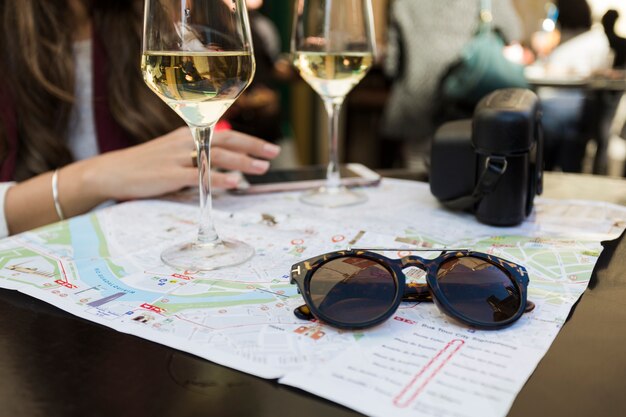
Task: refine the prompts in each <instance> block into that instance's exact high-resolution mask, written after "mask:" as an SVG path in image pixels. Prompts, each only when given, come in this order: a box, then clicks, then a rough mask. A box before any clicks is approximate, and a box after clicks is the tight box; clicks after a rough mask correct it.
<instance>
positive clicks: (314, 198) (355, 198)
mask: <svg viewBox="0 0 626 417" xmlns="http://www.w3.org/2000/svg"><path fill="white" fill-rule="evenodd" d="M294 14H295V18H294V26H293V35H292V41H291V52H292V54H293V59H294V64H295V66H296V68H298V70H299V72H300V75H301V76H302V78H303V79H304V80H305V81H306V82H307V83H308V84H309V85H310V86H311V87H312V88H313V90H315V92H316V93H317V94H319V96H320V97H321V98H322V101H323V102H324V107H325V108H326V111H327V113H328V125H329V126H328V137H329V152H330V155H329V162H328V168H327V172H326V184H325V185H324V186H323V187H321V188H319V189H316V190H312V191H310V192H307V193H305V194H303V195H302V196H301V200H302V201H303V202H305V203H308V204H312V205H316V206H323V207H341V206H347V205H352V204H358V203H362V202H365V201H367V196H366V195H365V194H363V193H360V192H358V191H355V190H350V189H348V188H346V187H344V186H342V185H341V175H340V172H339V142H340V141H339V114H340V111H341V107H342V104H343V102H344V100H345V98H346V96H347V95H348V93H349V92H350V91H351V90H352V89H353V88H354V86H355V85H357V84H358V83H359V82H360V81H361V79H363V77H364V76H365V74H366V73H367V71H368V70H369V69H370V67H371V65H372V62H373V60H374V55H375V38H374V26H373V18H372V7H371V3H370V0H349V1H348V0H297V3H296V7H295V12H294Z"/></svg>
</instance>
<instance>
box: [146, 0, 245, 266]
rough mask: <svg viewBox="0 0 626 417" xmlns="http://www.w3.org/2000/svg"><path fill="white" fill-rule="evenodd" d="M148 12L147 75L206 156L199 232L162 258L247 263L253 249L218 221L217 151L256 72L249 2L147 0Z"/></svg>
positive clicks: (201, 162)
mask: <svg viewBox="0 0 626 417" xmlns="http://www.w3.org/2000/svg"><path fill="white" fill-rule="evenodd" d="M144 19H145V20H144V38H143V60H142V71H143V75H144V80H145V81H146V84H147V85H148V87H150V89H152V91H154V92H155V93H156V94H157V95H158V96H159V97H160V98H161V99H163V101H165V103H167V104H168V105H169V106H170V107H171V108H172V109H173V110H174V111H175V112H176V113H177V114H178V115H179V116H180V117H181V118H182V119H183V120H184V121H185V122H187V124H188V125H189V127H190V128H191V132H192V133H193V137H194V140H195V144H196V151H197V155H198V157H197V158H198V177H199V190H200V227H199V230H198V236H197V238H196V240H195V241H192V242H188V243H183V244H179V245H176V246H173V247H171V248H169V249H166V250H165V251H164V252H163V253H162V254H161V259H162V260H163V261H164V262H165V263H166V264H168V265H170V266H173V267H176V268H179V269H186V270H211V269H217V268H223V267H226V266H232V265H237V264H241V263H243V262H245V261H247V260H248V259H250V257H252V255H253V254H254V250H253V248H252V247H251V246H249V245H247V244H245V243H243V242H239V241H236V240H225V239H220V237H219V236H218V234H217V232H216V230H215V226H214V224H213V219H212V215H211V178H210V173H211V164H210V162H211V158H210V150H211V138H212V135H213V128H214V126H215V124H216V123H217V121H218V120H219V118H220V117H221V116H222V115H223V114H224V112H226V110H227V109H228V108H229V107H230V105H231V104H232V103H233V102H234V101H235V100H236V99H237V97H239V95H241V93H242V92H243V90H244V89H245V88H246V87H247V86H248V85H249V84H250V82H251V80H252V77H253V76H254V70H255V62H254V57H253V51H252V41H251V36H250V24H249V22H248V14H247V11H246V6H245V1H244V0H229V1H223V0H146V3H145V18H144ZM190 159H191V156H190ZM159 168H160V167H154V169H159Z"/></svg>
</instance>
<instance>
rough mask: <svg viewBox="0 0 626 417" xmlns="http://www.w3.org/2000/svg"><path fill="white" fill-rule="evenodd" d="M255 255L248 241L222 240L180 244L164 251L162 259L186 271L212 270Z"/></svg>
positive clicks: (238, 262)
mask: <svg viewBox="0 0 626 417" xmlns="http://www.w3.org/2000/svg"><path fill="white" fill-rule="evenodd" d="M253 255H254V248H253V247H252V246H250V245H248V244H246V243H243V242H239V241H238V240H221V241H219V242H218V243H208V244H201V243H197V242H193V243H184V244H179V245H176V246H173V247H170V248H168V249H166V250H165V251H163V253H162V254H161V260H162V261H163V262H165V263H166V264H167V265H169V266H171V267H174V268H176V269H181V270H185V271H211V270H213V269H219V268H225V267H228V266H235V265H240V264H242V263H244V262H246V261H247V260H248V259H250V258H252V256H253Z"/></svg>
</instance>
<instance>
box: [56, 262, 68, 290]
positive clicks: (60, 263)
mask: <svg viewBox="0 0 626 417" xmlns="http://www.w3.org/2000/svg"><path fill="white" fill-rule="evenodd" d="M58 262H59V266H60V267H61V271H62V272H63V278H64V279H63V281H65V282H67V283H68V284H69V283H70V282H69V281H68V279H67V274H66V273H65V268H64V267H63V262H62V261H61V260H59V261H58Z"/></svg>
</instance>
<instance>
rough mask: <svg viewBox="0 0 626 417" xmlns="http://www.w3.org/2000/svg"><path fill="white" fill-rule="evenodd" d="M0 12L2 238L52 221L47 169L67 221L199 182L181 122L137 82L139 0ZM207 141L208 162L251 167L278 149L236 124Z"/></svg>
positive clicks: (8, 7)
mask: <svg viewBox="0 0 626 417" xmlns="http://www.w3.org/2000/svg"><path fill="white" fill-rule="evenodd" d="M0 18H1V19H2V29H0V33H1V35H0V36H1V38H0V44H1V47H2V49H1V50H2V55H3V65H2V66H1V67H0V180H1V181H2V182H1V183H0V206H1V207H2V208H3V209H2V210H0V236H6V235H7V234H13V233H18V232H21V231H24V230H28V229H32V228H34V227H37V226H41V225H45V224H48V223H52V222H55V221H58V220H59V216H58V210H55V204H54V199H53V194H52V193H53V192H52V186H51V184H52V179H53V178H54V175H53V173H54V172H55V170H58V171H56V172H57V176H56V179H57V180H58V202H59V204H60V207H61V208H62V213H63V214H64V216H65V217H72V216H75V215H78V214H82V213H85V212H87V211H89V210H91V209H93V208H94V207H96V206H98V205H99V204H101V203H103V202H105V201H108V200H127V199H134V198H144V197H154V196H159V195H162V194H165V193H169V192H173V191H177V190H179V189H181V188H184V187H188V186H197V184H198V171H197V169H196V168H195V167H194V166H193V164H192V158H191V154H192V151H193V150H194V149H195V147H194V143H193V140H192V136H191V133H190V131H189V129H188V128H187V127H183V126H184V123H183V121H182V120H181V119H180V118H179V117H178V116H177V115H176V114H175V113H174V112H173V111H172V110H171V109H170V108H169V107H168V106H167V105H166V104H165V103H163V102H162V101H161V100H160V99H159V98H158V97H157V96H156V95H155V94H154V93H152V92H151V91H150V90H149V89H148V87H147V86H146V85H145V84H144V82H143V78H142V74H141V71H140V65H139V61H140V57H141V37H142V21H143V1H142V0H107V1H90V0H59V1H41V0H20V1H3V2H1V3H0ZM113 58H114V59H113ZM213 145H214V146H213V150H212V160H213V163H214V166H217V167H219V168H223V169H229V170H230V169H236V170H240V171H243V172H248V173H252V174H260V173H263V172H265V171H266V170H267V169H268V166H269V161H268V160H269V159H272V158H273V157H275V156H276V155H277V154H278V153H279V151H280V148H279V147H278V146H276V145H273V144H270V143H268V142H265V141H262V140H260V139H256V138H253V137H250V136H247V135H244V134H241V133H236V132H234V131H223V132H217V133H216V135H215V138H214V141H213ZM211 180H212V183H213V185H215V186H218V187H224V188H232V187H235V186H236V185H237V182H238V177H237V176H235V175H231V174H226V173H218V172H213V173H212V177H211Z"/></svg>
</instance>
